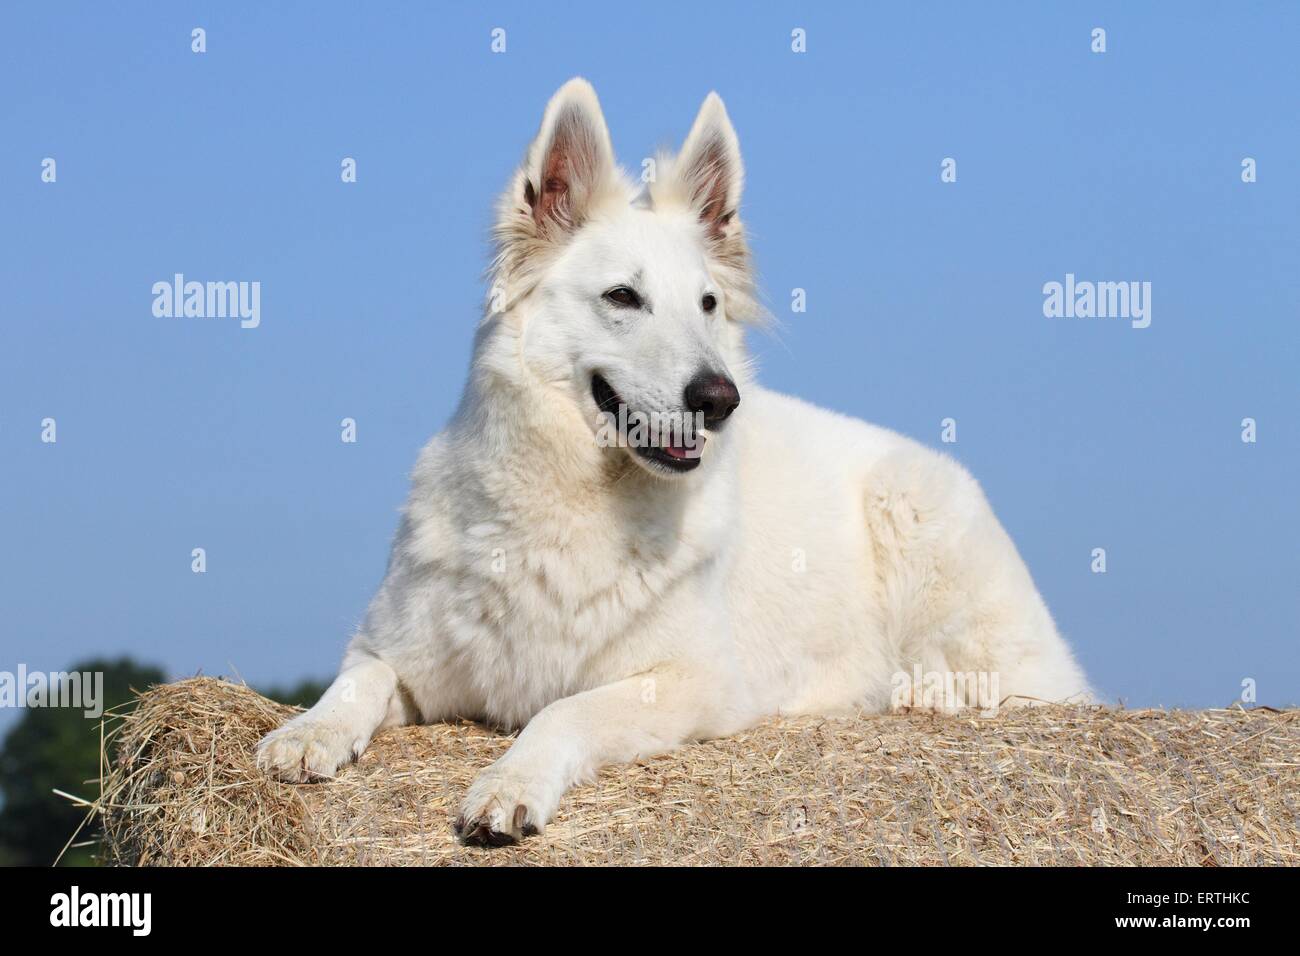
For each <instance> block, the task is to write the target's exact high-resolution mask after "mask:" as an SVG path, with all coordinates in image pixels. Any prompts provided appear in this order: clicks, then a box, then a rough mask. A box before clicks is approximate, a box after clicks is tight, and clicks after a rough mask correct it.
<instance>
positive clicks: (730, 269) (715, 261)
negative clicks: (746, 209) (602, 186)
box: [650, 93, 766, 322]
mask: <svg viewBox="0 0 1300 956" xmlns="http://www.w3.org/2000/svg"><path fill="white" fill-rule="evenodd" d="M661 158H662V162H661V163H660V167H661V169H663V170H664V174H663V175H661V176H660V177H659V179H658V181H657V182H652V183H651V184H650V198H651V201H652V204H653V205H654V207H655V208H668V207H670V206H672V207H677V208H683V207H684V208H685V209H687V210H689V211H690V212H692V213H694V214H695V216H696V217H697V218H698V219H699V220H700V224H701V225H702V226H703V227H704V235H705V238H706V241H707V242H708V245H709V260H710V262H711V263H712V265H711V270H712V272H713V276H714V278H715V279H717V280H718V281H719V282H720V283H721V284H722V288H723V292H724V293H725V296H726V314H727V317H728V318H731V319H736V320H738V321H742V322H762V321H763V320H764V319H765V318H766V310H764V309H763V307H762V306H761V305H760V304H759V303H758V299H757V295H756V293H755V290H754V275H753V270H752V269H751V268H750V263H749V245H748V243H746V241H745V227H744V226H743V225H742V224H741V221H740V214H739V210H740V194H741V191H742V190H743V189H744V185H745V167H744V164H743V163H741V161H740V141H739V140H738V139H737V138H736V131H735V130H734V129H733V128H732V126H731V119H730V118H729V117H728V116H727V108H726V107H725V106H723V105H722V97H720V96H718V94H717V93H710V94H709V95H708V96H707V97H705V99H704V105H703V106H701V107H700V112H699V115H698V116H696V117H695V123H694V124H693V125H692V126H691V131H690V133H688V134H687V136H686V142H685V143H683V144H682V149H681V152H680V153H678V154H677V155H676V156H665V157H661Z"/></svg>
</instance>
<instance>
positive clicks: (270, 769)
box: [257, 655, 403, 783]
mask: <svg viewBox="0 0 1300 956" xmlns="http://www.w3.org/2000/svg"><path fill="white" fill-rule="evenodd" d="M400 711H401V701H400V699H399V696H398V689H397V674H396V673H395V672H394V671H393V669H392V668H391V667H389V666H388V665H387V664H385V663H384V662H383V661H381V660H379V659H378V658H376V657H370V656H360V655H349V657H348V658H347V659H345V660H344V663H343V669H342V670H341V671H340V672H339V676H338V677H337V678H335V680H334V683H332V684H331V685H330V686H329V689H328V690H327V691H325V694H324V696H323V697H321V699H320V701H319V702H318V703H317V704H316V706H315V707H313V708H311V710H309V711H307V712H306V713H305V714H299V715H298V716H297V717H295V718H294V719H293V720H291V721H289V722H288V723H287V724H285V725H284V726H283V727H281V728H280V729H279V730H275V731H272V732H271V733H269V734H267V735H266V736H265V737H263V738H262V742H261V743H260V744H258V747H257V764H258V766H259V767H261V768H262V769H263V770H264V771H266V772H267V773H269V774H271V775H273V776H276V777H279V778H280V779H281V780H287V781H289V782H291V783H302V782H304V781H307V780H311V779H315V778H320V777H329V776H332V775H333V773H334V771H335V770H337V769H338V768H339V767H341V766H342V765H344V764H346V763H350V762H351V761H353V760H355V759H356V758H357V757H359V756H361V753H362V751H364V750H365V749H366V745H367V744H369V743H370V738H371V737H372V736H373V735H374V733H375V731H376V730H378V729H379V727H380V726H381V725H384V724H390V723H400V722H403V721H400V720H398V719H396V718H395V716H394V715H395V714H398V713H399V712H400Z"/></svg>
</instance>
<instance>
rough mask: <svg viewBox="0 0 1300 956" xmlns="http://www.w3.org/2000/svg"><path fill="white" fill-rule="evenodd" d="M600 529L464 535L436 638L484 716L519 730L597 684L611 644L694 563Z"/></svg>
mask: <svg viewBox="0 0 1300 956" xmlns="http://www.w3.org/2000/svg"><path fill="white" fill-rule="evenodd" d="M575 527H576V528H577V529H578V530H579V531H581V530H582V527H581V523H580V522H575ZM570 530H571V531H572V530H573V529H570ZM605 532H606V533H604V534H603V535H599V534H598V535H584V534H576V535H575V534H572V533H570V534H567V535H565V536H562V537H557V536H554V535H550V534H548V533H546V530H545V529H521V528H519V527H517V526H510V525H506V524H504V523H497V522H481V523H479V524H476V525H473V526H471V527H470V528H468V529H467V530H466V532H465V534H464V550H463V554H464V555H465V557H466V558H467V561H466V563H465V564H464V565H463V566H462V568H461V570H460V572H459V573H458V574H456V575H455V576H454V579H455V580H456V582H457V583H456V586H455V588H454V590H453V593H452V594H450V595H448V598H449V600H448V601H447V602H446V603H445V604H444V607H445V608H446V613H447V620H446V621H445V622H444V628H443V633H444V634H445V638H446V640H447V642H448V650H450V651H451V659H452V660H454V661H455V662H457V663H456V666H458V667H461V668H464V670H465V673H464V675H463V679H464V680H465V681H466V682H467V684H468V685H469V686H470V687H472V688H474V689H475V690H476V695H477V696H479V697H480V698H481V700H482V705H483V708H484V711H485V714H486V716H488V717H489V718H491V719H493V720H496V721H499V722H501V723H504V724H507V725H519V724H522V723H524V722H526V721H527V720H528V718H529V717H531V716H532V715H533V714H534V713H536V711H537V710H539V709H541V707H544V706H545V705H546V704H548V703H550V702H551V701H553V700H556V699H559V698H560V697H565V696H568V695H570V694H573V693H576V692H578V691H581V690H584V689H586V688H588V687H590V686H595V685H596V684H599V683H601V682H603V681H604V680H607V679H608V675H607V674H604V673H602V672H601V665H602V663H608V662H609V661H610V660H611V659H618V658H619V657H620V651H621V648H620V646H619V645H620V642H627V641H630V640H635V631H636V627H637V625H638V624H641V623H643V622H644V621H645V620H646V618H647V616H649V615H651V614H652V613H653V612H655V611H656V610H658V609H659V602H661V601H664V600H666V599H668V596H669V595H670V593H671V592H672V590H673V586H674V584H675V583H677V582H678V581H679V580H680V578H681V577H682V576H683V575H685V574H687V573H690V570H691V569H692V568H693V567H694V566H695V565H696V564H697V563H698V560H699V556H698V553H697V552H696V550H695V549H694V548H693V547H691V545H690V544H689V543H688V542H683V541H681V540H680V539H670V538H669V537H668V536H666V535H665V536H655V535H653V534H648V535H646V536H644V537H642V538H641V539H640V540H636V541H631V540H627V539H626V538H624V537H621V536H618V535H614V534H611V533H609V529H608V528H606V529H605Z"/></svg>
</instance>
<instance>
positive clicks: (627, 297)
mask: <svg viewBox="0 0 1300 956" xmlns="http://www.w3.org/2000/svg"><path fill="white" fill-rule="evenodd" d="M605 298H606V299H607V300H608V301H610V302H613V303H614V304H615V305H621V306H623V307H624V308H627V309H639V308H641V297H640V296H639V295H637V294H636V293H635V292H633V291H632V290H631V289H629V288H628V287H627V286H625V285H621V286H617V287H616V288H613V289H610V290H609V291H608V292H606V293H605Z"/></svg>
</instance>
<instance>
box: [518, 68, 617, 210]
mask: <svg viewBox="0 0 1300 956" xmlns="http://www.w3.org/2000/svg"><path fill="white" fill-rule="evenodd" d="M522 172H523V174H524V175H523V182H522V184H520V185H521V190H522V195H521V197H520V198H521V199H522V200H523V201H524V203H525V204H526V205H527V206H528V209H529V212H530V214H531V215H532V218H533V221H534V222H535V223H536V224H537V226H538V228H539V229H540V230H542V231H543V232H544V233H546V232H550V233H552V234H553V232H554V230H556V229H559V230H565V231H571V230H573V229H576V228H577V227H578V226H580V225H582V222H583V220H584V219H585V218H586V216H587V213H588V212H589V211H590V208H591V205H592V204H593V203H594V202H595V201H596V199H597V198H598V197H599V195H600V193H601V192H602V190H603V189H604V188H605V187H606V186H607V185H608V184H609V183H610V182H611V180H612V179H613V177H614V149H613V147H612V146H611V145H610V141H609V130H608V129H607V128H606V126H605V117H604V114H602V113H601V111H600V101H599V100H597V99H596V91H595V90H594V89H592V88H591V84H590V83H588V82H587V81H586V80H583V79H576V78H575V79H572V80H569V82H568V83H565V84H564V85H563V86H562V87H560V89H559V90H558V91H557V92H556V94H555V95H554V96H552V97H551V102H550V103H548V104H547V105H546V113H545V114H544V115H543V116H542V128H541V129H540V130H539V131H538V133H537V138H536V139H534V140H533V142H532V145H531V146H529V147H528V158H527V159H526V160H525V162H524V168H523V170H522Z"/></svg>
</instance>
